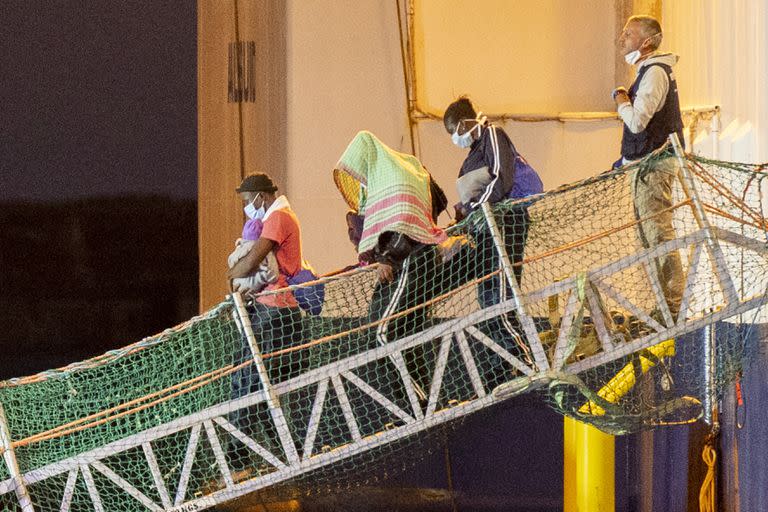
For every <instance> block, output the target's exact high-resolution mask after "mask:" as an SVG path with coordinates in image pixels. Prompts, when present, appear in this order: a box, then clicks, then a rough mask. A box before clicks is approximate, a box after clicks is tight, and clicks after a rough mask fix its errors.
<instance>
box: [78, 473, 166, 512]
mask: <svg viewBox="0 0 768 512" xmlns="http://www.w3.org/2000/svg"><path fill="white" fill-rule="evenodd" d="M92 466H93V469H95V470H96V471H98V472H99V473H101V474H102V475H104V476H105V477H107V478H109V479H110V480H111V481H112V482H113V483H114V484H115V485H117V486H118V487H119V488H120V489H122V490H124V491H125V492H126V494H128V495H129V496H132V497H134V498H136V499H137V500H138V501H139V502H140V503H141V504H142V505H144V506H145V507H146V508H148V509H149V510H151V511H152V512H162V510H163V508H162V507H160V506H158V505H157V504H156V503H155V502H153V501H152V500H150V499H149V498H148V497H147V495H146V494H144V493H143V492H141V491H139V490H138V489H137V488H136V487H134V486H133V485H131V484H130V483H129V482H128V481H127V480H125V479H124V478H122V477H121V476H120V475H118V474H117V473H115V472H114V471H112V470H111V469H109V468H108V467H107V466H105V465H104V464H102V463H101V462H94V463H93V464H92Z"/></svg>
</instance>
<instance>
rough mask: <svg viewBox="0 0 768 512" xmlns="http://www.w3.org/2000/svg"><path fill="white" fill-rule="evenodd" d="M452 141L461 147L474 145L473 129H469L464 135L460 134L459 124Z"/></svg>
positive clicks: (452, 135)
mask: <svg viewBox="0 0 768 512" xmlns="http://www.w3.org/2000/svg"><path fill="white" fill-rule="evenodd" d="M473 129H474V128H473ZM451 142H453V143H454V144H456V145H457V146H458V147H460V148H461V149H465V148H468V147H469V146H471V145H472V130H469V131H468V132H466V133H464V134H463V135H459V127H458V126H457V127H456V131H455V132H453V133H452V134H451Z"/></svg>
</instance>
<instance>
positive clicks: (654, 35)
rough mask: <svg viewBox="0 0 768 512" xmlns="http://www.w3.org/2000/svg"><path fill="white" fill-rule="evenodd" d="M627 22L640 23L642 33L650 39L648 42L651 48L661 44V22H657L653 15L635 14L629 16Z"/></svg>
mask: <svg viewBox="0 0 768 512" xmlns="http://www.w3.org/2000/svg"><path fill="white" fill-rule="evenodd" d="M627 22H628V23H629V22H633V23H638V24H640V27H641V30H642V33H643V35H644V36H645V37H646V38H650V41H648V42H649V43H650V45H651V48H653V49H654V50H656V49H658V47H659V46H661V39H662V37H663V36H662V34H661V24H660V23H659V20H657V19H656V18H654V17H653V16H648V15H647V14H636V15H635V16H632V17H630V18H629V19H628V20H627Z"/></svg>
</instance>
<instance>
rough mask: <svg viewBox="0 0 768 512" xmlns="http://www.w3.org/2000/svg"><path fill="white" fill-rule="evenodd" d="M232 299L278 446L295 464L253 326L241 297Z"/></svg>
mask: <svg viewBox="0 0 768 512" xmlns="http://www.w3.org/2000/svg"><path fill="white" fill-rule="evenodd" d="M232 298H233V300H234V302H235V308H236V311H237V316H238V318H239V319H240V325H242V327H243V331H245V337H246V339H247V340H248V346H249V347H250V349H251V354H252V355H253V364H254V365H255V366H256V371H257V373H258V375H259V380H260V381H261V386H262V388H263V389H264V391H265V392H266V394H267V404H268V406H269V413H270V414H271V415H272V421H273V422H274V423H275V429H277V433H278V434H279V436H280V444H281V445H282V447H283V450H284V451H285V455H286V457H288V460H289V461H291V462H297V461H298V460H299V454H298V452H297V451H296V445H295V444H293V438H292V436H291V431H290V429H289V428H288V423H287V422H286V421H285V415H284V414H283V409H282V408H281V407H280V401H279V400H278V398H277V395H276V394H275V392H274V390H273V389H272V385H271V383H270V380H269V373H268V372H267V368H266V366H264V361H263V360H262V358H261V350H260V349H259V345H258V343H256V336H255V335H254V334H253V326H252V325H251V318H250V315H248V311H247V310H246V309H245V304H244V303H243V297H242V295H240V292H235V293H233V294H232Z"/></svg>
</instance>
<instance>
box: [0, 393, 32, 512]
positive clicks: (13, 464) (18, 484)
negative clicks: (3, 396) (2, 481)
mask: <svg viewBox="0 0 768 512" xmlns="http://www.w3.org/2000/svg"><path fill="white" fill-rule="evenodd" d="M0 448H2V449H3V460H5V466H6V468H8V474H9V475H11V481H10V482H9V484H7V485H6V488H12V489H13V490H14V491H16V497H17V498H18V500H19V505H20V506H21V510H22V511H23V512H33V511H34V510H35V508H34V507H33V506H32V499H31V498H30V496H29V491H28V490H27V485H26V483H25V481H24V477H23V476H22V474H21V470H20V469H19V463H18V461H17V460H16V452H15V451H14V450H13V442H12V438H11V431H10V429H9V428H8V418H7V417H6V416H5V409H4V408H3V404H0Z"/></svg>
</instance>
